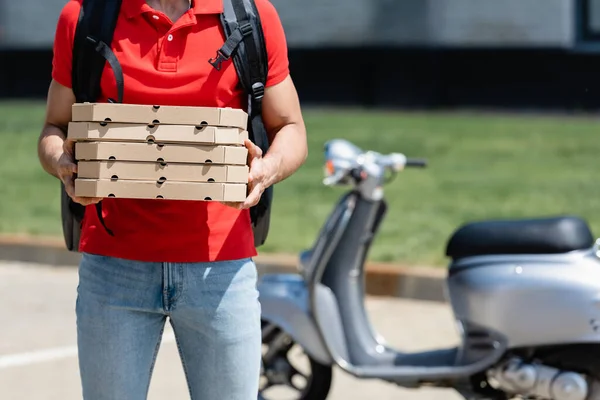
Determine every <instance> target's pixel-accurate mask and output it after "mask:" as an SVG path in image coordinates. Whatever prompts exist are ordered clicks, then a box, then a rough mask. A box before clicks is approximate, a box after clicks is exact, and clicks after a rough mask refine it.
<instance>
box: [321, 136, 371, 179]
mask: <svg viewBox="0 0 600 400" xmlns="http://www.w3.org/2000/svg"><path fill="white" fill-rule="evenodd" d="M361 154H363V151H362V150H361V149H359V148H358V147H356V146H355V145H353V144H352V143H350V142H348V141H346V140H343V139H335V140H331V141H329V142H327V143H325V166H324V175H325V179H324V180H323V183H324V184H325V185H328V186H330V185H340V184H345V183H346V182H347V178H348V174H349V172H350V171H351V170H352V168H354V167H355V166H356V165H357V160H358V158H359V157H360V155H361Z"/></svg>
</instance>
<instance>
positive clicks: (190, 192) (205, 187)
mask: <svg viewBox="0 0 600 400" xmlns="http://www.w3.org/2000/svg"><path fill="white" fill-rule="evenodd" d="M246 191H247V185H245V184H241V183H206V182H171V181H166V182H157V181H125V180H115V181H113V180H110V179H82V178H77V179H75V195H76V196H80V197H101V198H107V197H116V198H128V199H168V200H198V201H229V202H241V201H244V200H245V199H246Z"/></svg>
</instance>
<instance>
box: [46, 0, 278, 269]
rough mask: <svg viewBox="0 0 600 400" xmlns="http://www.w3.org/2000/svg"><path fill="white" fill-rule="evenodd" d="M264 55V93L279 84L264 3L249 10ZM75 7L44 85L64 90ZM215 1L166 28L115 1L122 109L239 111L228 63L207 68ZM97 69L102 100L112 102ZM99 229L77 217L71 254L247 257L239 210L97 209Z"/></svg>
mask: <svg viewBox="0 0 600 400" xmlns="http://www.w3.org/2000/svg"><path fill="white" fill-rule="evenodd" d="M256 4H257V8H258V11H259V14H260V17H261V22H262V26H263V31H264V35H265V41H266V46H267V52H268V63H269V76H268V80H267V84H266V86H267V87H268V86H272V85H275V84H277V83H280V82H281V81H282V80H283V79H285V78H286V77H287V75H288V58H287V46H286V40H285V36H284V31H283V28H282V25H281V22H280V20H279V16H278V15H277V11H276V10H275V8H274V7H273V5H272V4H271V3H270V2H269V1H268V0H256ZM80 7H81V0H71V1H69V2H68V3H67V4H66V5H65V6H64V8H63V10H62V13H61V14H60V17H59V20H58V25H57V30H56V36H55V42H54V60H53V71H52V77H53V78H54V79H55V80H56V81H57V82H59V83H60V84H62V85H64V86H67V87H71V61H72V55H71V52H72V43H73V36H74V33H75V27H76V23H77V19H78V16H79V10H80ZM222 11H223V4H222V1H221V0H194V5H193V7H192V8H191V9H190V10H189V11H188V12H186V13H185V14H184V15H183V16H182V17H181V18H180V19H179V20H177V21H176V22H172V21H171V20H170V19H169V18H168V17H167V16H166V15H165V14H163V13H161V12H158V11H155V10H154V9H152V8H151V7H150V6H148V5H147V4H146V2H145V1H144V0H124V1H123V5H122V8H121V13H120V16H119V20H118V22H117V26H116V30H115V33H114V40H113V43H112V49H113V51H114V53H115V55H116V56H117V58H118V59H119V62H120V63H121V66H122V68H123V74H124V81H125V88H124V96H123V97H124V100H123V101H124V103H132V104H161V105H182V106H208V107H234V108H240V107H242V106H243V104H244V101H245V95H244V94H243V93H242V91H241V90H240V89H239V87H238V86H237V83H238V79H237V75H236V72H235V68H234V66H233V64H232V62H231V60H229V61H227V62H225V63H224V64H223V67H222V69H221V70H220V71H217V70H216V69H214V68H213V67H212V66H211V65H210V64H209V63H208V60H209V59H210V58H212V57H214V56H215V53H216V51H217V50H218V49H219V48H220V47H221V46H222V44H223V42H224V35H223V33H222V29H221V24H220V22H219V13H221V12H222ZM116 96H117V91H116V85H115V79H114V76H113V73H112V70H111V69H110V67H109V66H108V65H107V67H106V68H105V70H104V75H103V77H102V98H101V99H99V100H98V101H101V102H105V101H107V99H108V98H109V97H112V98H117V97H116ZM102 204H103V217H104V220H105V223H106V226H107V227H109V228H110V229H111V230H112V231H113V233H114V236H110V235H109V234H108V233H107V232H106V231H105V229H104V228H103V227H102V225H101V224H100V222H99V220H98V217H97V215H96V210H95V208H94V206H89V207H87V209H86V213H85V218H84V222H83V229H82V234H81V245H80V251H82V252H87V253H93V254H100V255H106V256H113V257H120V258H127V259H134V260H141V261H155V262H206V261H222V260H233V259H239V258H245V257H253V256H255V255H256V249H255V248H254V240H253V233H252V227H251V225H250V216H249V212H248V210H244V211H240V210H236V209H234V208H230V207H226V206H224V205H222V204H220V203H217V202H202V201H199V202H195V201H168V200H161V201H156V200H135V199H105V200H103V202H102Z"/></svg>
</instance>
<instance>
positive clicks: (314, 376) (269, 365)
mask: <svg viewBox="0 0 600 400" xmlns="http://www.w3.org/2000/svg"><path fill="white" fill-rule="evenodd" d="M261 324H262V343H263V357H262V368H261V376H260V382H259V394H258V399H259V400H325V399H327V396H328V395H329V390H330V388H331V381H332V376H333V373H332V372H333V371H332V367H331V366H330V365H323V364H320V363H318V362H317V361H315V360H313V359H312V358H311V357H310V356H308V355H307V354H305V352H304V350H303V349H302V347H301V346H300V345H299V344H297V343H296V342H294V340H293V339H292V338H291V337H290V335H288V334H287V333H286V332H284V331H283V330H282V329H281V328H279V327H278V326H276V325H273V324H271V323H270V322H268V321H261Z"/></svg>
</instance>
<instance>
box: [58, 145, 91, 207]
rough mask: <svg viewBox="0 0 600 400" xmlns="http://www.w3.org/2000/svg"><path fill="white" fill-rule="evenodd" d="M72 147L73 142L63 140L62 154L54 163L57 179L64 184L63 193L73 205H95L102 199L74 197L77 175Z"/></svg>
mask: <svg viewBox="0 0 600 400" xmlns="http://www.w3.org/2000/svg"><path fill="white" fill-rule="evenodd" d="M74 146H75V142H74V141H73V140H70V139H65V142H64V144H63V152H62V154H61V155H60V157H59V158H58V160H57V161H56V173H57V175H58V178H59V179H60V180H61V181H62V183H64V185H65V191H66V192H67V194H68V195H69V197H70V198H71V199H72V200H73V201H74V202H75V203H79V204H81V205H84V206H87V205H90V204H96V203H98V202H100V200H102V198H98V197H77V196H75V174H77V164H76V163H75V156H74Z"/></svg>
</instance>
